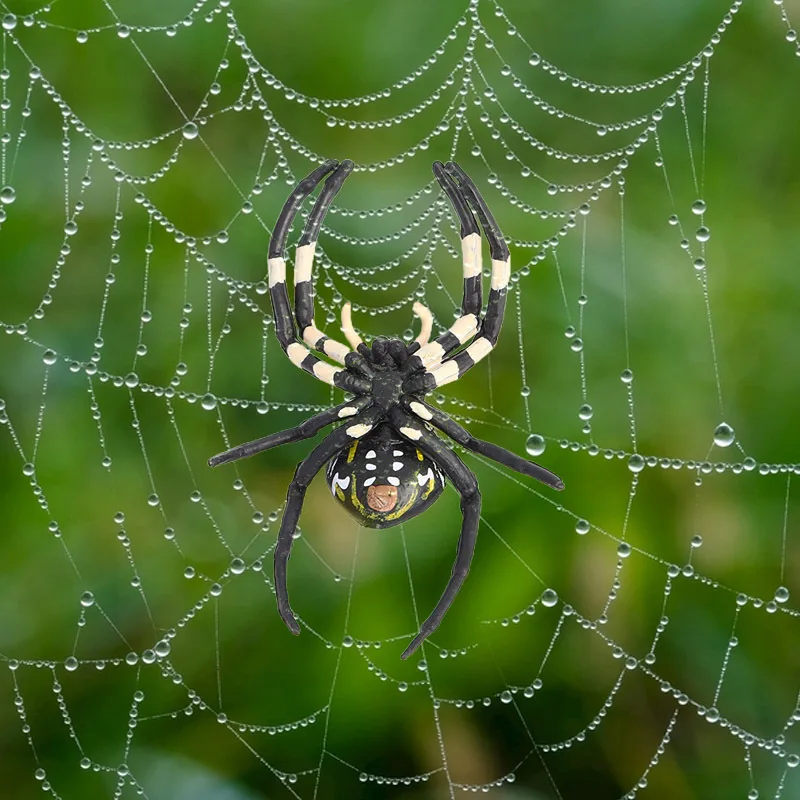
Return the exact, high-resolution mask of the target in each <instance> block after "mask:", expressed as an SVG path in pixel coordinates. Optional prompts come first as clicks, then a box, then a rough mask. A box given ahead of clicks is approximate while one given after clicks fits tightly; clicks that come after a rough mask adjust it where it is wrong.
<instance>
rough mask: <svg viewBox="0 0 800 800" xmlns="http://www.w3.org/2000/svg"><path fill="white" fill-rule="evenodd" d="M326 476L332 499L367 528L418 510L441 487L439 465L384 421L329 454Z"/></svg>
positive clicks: (428, 503)
mask: <svg viewBox="0 0 800 800" xmlns="http://www.w3.org/2000/svg"><path fill="white" fill-rule="evenodd" d="M327 481H328V488H329V489H330V490H331V494H332V495H333V496H334V497H335V498H336V500H338V501H339V502H340V503H341V504H342V505H343V506H344V508H345V509H346V510H347V511H348V512H349V513H350V514H351V515H352V516H353V517H355V519H356V520H357V521H358V522H359V523H360V524H361V525H365V526H366V527H368V528H391V527H392V526H393V525H397V524H399V523H400V522H404V521H405V520H407V519H410V518H411V517H415V516H417V514H421V513H422V512H423V511H425V510H426V509H427V508H429V507H430V506H431V505H432V504H433V502H434V501H435V500H436V499H437V498H438V497H439V495H440V494H441V493H442V489H443V488H444V475H443V474H442V472H441V470H440V469H439V467H438V466H437V465H436V464H435V463H434V462H433V461H431V460H430V459H429V458H428V457H427V456H426V455H425V454H424V453H423V452H422V451H421V450H419V449H418V448H416V447H415V446H414V445H413V444H411V443H410V442H408V441H406V440H404V439H400V438H397V435H396V434H394V433H393V432H392V431H391V429H390V428H388V426H379V427H378V428H376V429H375V430H374V431H372V432H371V433H369V434H368V435H367V436H364V437H363V438H361V439H357V440H356V441H354V442H353V443H352V444H351V445H349V446H348V447H347V448H346V449H344V450H342V451H340V452H339V454H338V455H337V456H335V457H334V458H332V459H331V460H330V461H329V462H328V469H327Z"/></svg>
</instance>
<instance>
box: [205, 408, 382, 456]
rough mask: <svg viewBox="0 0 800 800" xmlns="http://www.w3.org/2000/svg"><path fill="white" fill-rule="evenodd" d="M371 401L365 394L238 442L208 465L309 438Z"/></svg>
mask: <svg viewBox="0 0 800 800" xmlns="http://www.w3.org/2000/svg"><path fill="white" fill-rule="evenodd" d="M371 403H372V399H371V398H370V397H368V396H366V395H365V396H362V397H356V398H354V399H353V400H348V401H346V402H344V403H341V404H340V405H338V406H334V407H333V408H329V409H328V410H326V411H323V412H322V413H321V414H316V415H315V416H313V417H309V418H308V419H307V420H304V421H303V422H301V423H300V424H299V425H298V426H297V427H295V428H288V429H287V430H285V431H278V432H276V433H271V434H270V435H269V436H263V437H262V438H261V439H256V440H255V441H252V442H246V443H245V444H240V445H238V447H234V448H232V449H230V450H226V451H225V452H224V453H218V454H217V455H215V456H212V457H211V458H209V459H208V465H209V466H210V467H218V466H219V465H220V464H227V463H228V462H229V461H238V460H239V459H240V458H249V457H250V456H254V455H255V454H256V453H263V452H264V451H265V450H269V449H271V448H273V447H278V446H279V445H282V444H288V443H289V442H299V441H301V440H302V439H309V438H310V437H312V436H314V435H315V434H316V433H318V432H319V431H321V430H322V429H323V428H324V427H325V426H326V425H330V424H331V423H332V422H338V421H340V420H343V419H345V418H346V417H352V416H355V415H356V414H358V412H359V411H363V410H364V409H365V408H366V407H367V406H369V405H370V404H371Z"/></svg>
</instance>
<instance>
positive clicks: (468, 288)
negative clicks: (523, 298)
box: [433, 161, 483, 316]
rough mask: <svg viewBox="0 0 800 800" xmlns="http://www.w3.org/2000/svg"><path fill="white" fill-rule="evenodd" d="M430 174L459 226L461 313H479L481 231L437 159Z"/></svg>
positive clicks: (461, 194) (480, 299)
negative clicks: (443, 192)
mask: <svg viewBox="0 0 800 800" xmlns="http://www.w3.org/2000/svg"><path fill="white" fill-rule="evenodd" d="M433 174H434V175H435V176H436V180H437V181H439V185H440V186H441V187H442V189H443V190H444V191H445V194H447V197H448V199H449V200H450V203H451V205H452V206H453V210H454V211H455V212H456V216H457V217H458V221H459V224H460V228H461V251H462V253H463V257H464V258H463V266H464V296H463V299H462V301H461V314H462V315H464V314H474V315H475V316H480V313H481V306H482V305H483V286H482V284H481V270H482V269H483V265H482V263H481V233H480V229H479V228H478V223H477V222H476V221H475V217H474V216H473V215H472V212H471V211H470V209H469V205H468V204H467V201H466V198H465V197H464V194H463V192H462V191H461V189H460V188H459V187H458V185H457V184H456V182H455V181H454V180H453V178H452V177H451V176H450V175H448V173H447V172H446V170H445V167H444V165H443V164H442V162H441V161H434V162H433Z"/></svg>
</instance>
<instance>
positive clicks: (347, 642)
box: [342, 634, 353, 647]
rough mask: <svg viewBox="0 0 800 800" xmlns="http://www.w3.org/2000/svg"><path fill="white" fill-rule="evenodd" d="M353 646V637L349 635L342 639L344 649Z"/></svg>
mask: <svg viewBox="0 0 800 800" xmlns="http://www.w3.org/2000/svg"><path fill="white" fill-rule="evenodd" d="M352 646H353V637H352V636H350V635H349V634H348V635H347V636H345V637H344V639H342V647H352Z"/></svg>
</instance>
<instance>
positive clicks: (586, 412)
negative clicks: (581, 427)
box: [578, 403, 594, 419]
mask: <svg viewBox="0 0 800 800" xmlns="http://www.w3.org/2000/svg"><path fill="white" fill-rule="evenodd" d="M578 416H579V417H580V418H581V419H591V418H592V417H593V416H594V409H593V408H592V407H591V406H590V405H589V404H588V403H584V404H583V405H582V406H581V407H580V408H579V409H578Z"/></svg>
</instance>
